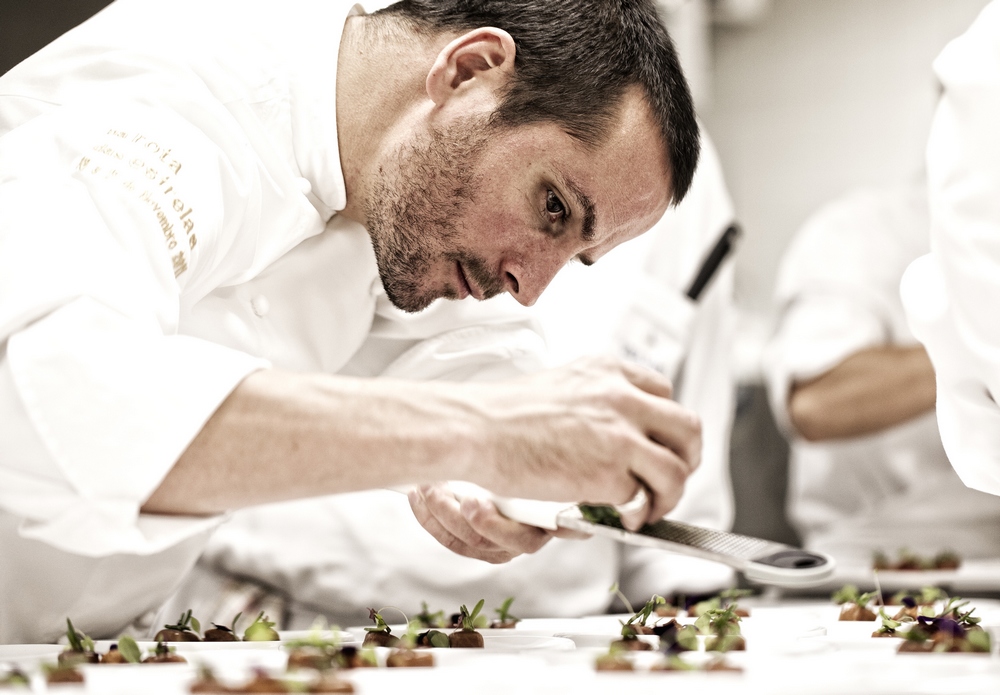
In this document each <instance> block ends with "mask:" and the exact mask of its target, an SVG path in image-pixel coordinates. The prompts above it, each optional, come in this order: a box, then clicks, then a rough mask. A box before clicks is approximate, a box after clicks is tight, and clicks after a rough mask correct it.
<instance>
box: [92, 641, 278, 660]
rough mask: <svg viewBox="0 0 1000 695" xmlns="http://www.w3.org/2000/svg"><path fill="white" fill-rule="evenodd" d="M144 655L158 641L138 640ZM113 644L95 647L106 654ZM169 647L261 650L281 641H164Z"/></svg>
mask: <svg viewBox="0 0 1000 695" xmlns="http://www.w3.org/2000/svg"><path fill="white" fill-rule="evenodd" d="M135 643H136V644H137V645H139V650H140V651H141V652H142V655H143V657H145V656H146V654H147V653H148V652H149V651H150V650H152V649H156V642H154V641H153V640H136V641H135ZM112 644H118V640H114V639H103V640H96V641H95V642H94V648H95V649H96V650H97V652H98V653H99V654H104V653H105V652H107V651H108V649H110V648H111V645H112ZM164 644H166V645H167V646H168V647H171V648H173V649H176V650H177V653H178V654H192V653H198V652H218V651H243V650H249V651H255V650H257V651H259V650H262V649H280V648H281V642H164Z"/></svg>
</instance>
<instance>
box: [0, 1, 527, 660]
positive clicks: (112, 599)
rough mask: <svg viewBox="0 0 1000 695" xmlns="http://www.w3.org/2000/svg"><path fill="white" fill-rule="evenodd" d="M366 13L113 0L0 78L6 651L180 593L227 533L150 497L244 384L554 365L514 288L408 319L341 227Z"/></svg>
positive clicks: (2, 606) (96, 627)
mask: <svg viewBox="0 0 1000 695" xmlns="http://www.w3.org/2000/svg"><path fill="white" fill-rule="evenodd" d="M358 12H361V9H360V7H359V6H356V5H352V4H351V3H346V2H342V1H340V2H337V1H334V0H292V1H291V2H282V3H264V2H253V3H245V2H236V0H180V1H178V2H173V3H166V4H165V3H157V2H151V1H149V0H119V1H118V2H115V3H114V4H112V5H111V6H110V7H108V8H107V9H105V10H104V11H102V12H101V13H99V14H98V15H97V16H96V17H94V18H93V19H91V20H89V21H88V22H86V23H84V24H83V25H81V26H80V27H78V28H77V29H74V30H73V31H71V32H69V33H68V34H66V35H64V36H63V37H61V38H60V39H58V40H57V41H55V42H54V43H52V44H51V45H49V46H48V47H46V48H44V49H43V50H41V51H40V52H39V53H37V54H36V55H34V56H32V57H31V58H29V59H28V60H26V61H25V62H23V63H22V64H21V65H19V66H18V67H16V68H14V69H13V70H11V71H10V72H9V73H7V74H6V75H4V76H3V77H2V78H0V210H3V214H2V215H0V557H2V558H3V561H2V562H0V642H11V641H21V642H30V641H42V640H51V639H53V638H55V637H56V636H58V634H59V633H60V632H62V631H63V630H64V625H65V623H64V620H65V617H66V616H70V617H72V618H73V619H74V622H75V623H76V625H77V626H78V627H79V628H80V629H83V630H85V631H86V632H88V633H91V634H92V635H95V636H100V635H113V634H117V633H118V631H119V630H120V629H121V628H122V627H123V626H124V625H126V624H128V623H129V622H130V621H131V620H132V619H133V618H135V617H136V616H139V615H141V614H143V613H144V612H146V611H150V610H151V609H154V608H155V607H156V606H158V605H160V604H161V603H162V601H163V600H164V599H165V598H166V597H167V596H168V595H169V594H170V593H171V592H172V591H173V590H174V589H175V588H176V586H177V585H178V583H179V581H180V579H181V578H182V577H183V576H184V574H185V573H186V572H187V571H188V570H189V568H190V567H191V566H192V564H193V563H194V561H195V559H196V558H197V556H198V554H199V553H200V552H201V550H202V548H203V546H204V544H205V542H206V539H207V537H208V535H209V533H210V532H211V530H212V529H213V528H214V527H215V526H216V525H217V523H218V519H205V518H185V517H174V516H171V517H165V516H153V515H140V514H139V509H140V507H141V505H142V503H143V502H144V501H145V500H146V499H147V498H148V497H149V495H150V494H151V493H152V492H153V491H154V490H155V489H156V487H157V486H158V485H159V483H160V481H161V480H162V479H163V478H164V476H165V475H166V474H167V472H168V471H169V470H170V468H171V466H172V465H173V464H174V462H175V461H176V460H177V458H178V457H179V456H180V454H181V453H182V452H183V451H184V450H185V448H186V447H187V446H188V444H189V443H190V442H191V440H192V439H193V437H194V436H195V435H196V434H197V432H198V431H199V430H200V428H201V427H202V426H203V425H204V423H205V422H206V421H207V420H208V419H209V417H210V416H211V415H212V413H213V412H214V410H215V409H216V408H217V407H218V405H219V404H220V403H221V402H222V401H223V400H224V399H225V398H226V397H227V395H228V394H229V393H230V392H231V391H232V389H233V388H234V387H235V386H236V385H237V384H238V383H239V382H240V381H241V380H242V379H243V378H244V377H245V376H246V375H247V374H249V373H250V372H252V371H254V370H257V369H262V368H266V367H268V366H271V365H274V366H276V367H281V368H284V369H293V370H323V371H328V372H336V371H338V370H342V369H346V370H347V371H350V372H352V373H365V372H369V373H371V372H379V371H384V370H385V369H386V368H387V367H389V366H390V365H392V364H393V362H397V364H399V365H400V367H399V369H405V366H406V365H407V364H420V365H421V369H422V372H421V373H419V374H418V376H454V375H458V376H461V375H463V374H465V373H466V372H468V371H470V370H472V369H473V367H471V366H470V365H481V364H482V363H484V362H485V363H486V364H488V365H499V366H496V367H495V370H496V371H497V373H498V374H499V372H500V371H503V370H506V372H507V373H510V372H515V371H520V370H523V369H529V368H536V367H537V366H538V365H539V364H540V354H541V350H542V340H541V337H540V336H539V334H538V333H537V332H536V331H535V330H534V324H533V323H532V321H531V319H530V318H529V317H527V315H526V314H524V313H523V312H521V311H520V309H521V308H520V307H516V306H515V305H514V303H513V302H512V300H510V299H509V298H504V299H498V300H493V301H491V302H486V303H483V304H477V303H475V302H439V303H437V304H435V305H434V306H433V307H431V308H429V309H428V310H426V311H425V312H422V313H420V314H418V315H406V314H403V313H402V312H399V311H397V310H395V309H394V308H393V307H392V306H391V305H390V304H389V302H388V301H387V300H386V298H385V295H384V293H383V292H382V288H381V284H380V282H379V278H378V273H377V268H376V264H375V259H374V255H373V252H372V249H371V245H370V243H369V239H368V236H367V233H366V232H365V230H364V229H363V228H362V227H361V226H359V225H357V224H354V223H352V222H350V221H348V220H346V219H344V218H341V217H338V216H337V215H336V214H335V213H336V211H337V210H340V209H342V208H343V207H344V205H345V200H346V191H345V187H344V180H343V174H342V172H341V168H340V160H339V156H338V151H339V150H338V145H337V124H336V118H335V116H336V93H335V87H336V73H337V56H338V50H339V43H340V36H341V33H342V30H343V26H344V22H345V19H346V17H347V16H348V14H349V13H358ZM425 339H426V340H425ZM421 341H423V342H421Z"/></svg>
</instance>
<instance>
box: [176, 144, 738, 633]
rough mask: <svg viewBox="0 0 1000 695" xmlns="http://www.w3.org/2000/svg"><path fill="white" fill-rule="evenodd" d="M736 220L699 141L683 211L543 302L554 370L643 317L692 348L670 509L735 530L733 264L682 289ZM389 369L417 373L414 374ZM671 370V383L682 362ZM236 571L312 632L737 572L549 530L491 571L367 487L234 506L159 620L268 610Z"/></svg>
mask: <svg viewBox="0 0 1000 695" xmlns="http://www.w3.org/2000/svg"><path fill="white" fill-rule="evenodd" d="M732 216H733V211H732V204H731V202H730V200H729V196H728V193H727V191H726V188H725V184H724V181H723V178H722V173H721V167H720V165H719V162H718V159H717V156H716V154H715V151H714V149H713V148H712V146H711V143H709V142H706V144H705V150H704V154H703V155H702V159H701V163H700V165H699V168H698V172H697V174H696V176H695V178H694V182H693V184H692V187H691V190H690V192H689V194H688V196H687V197H686V198H685V199H684V201H683V202H682V203H681V204H680V205H679V206H678V207H677V208H675V209H671V210H670V211H668V212H667V214H666V215H665V216H664V218H663V219H662V220H661V221H660V223H659V224H658V225H657V226H656V227H654V229H653V230H652V231H650V232H649V233H647V234H645V235H643V236H642V237H640V238H638V239H636V240H633V241H630V242H628V243H626V244H623V245H622V246H620V247H618V248H616V249H615V250H613V251H612V252H610V253H609V254H607V255H606V256H604V257H602V258H601V260H600V261H599V262H598V263H597V264H596V265H594V266H593V267H590V268H584V267H583V266H582V265H580V264H571V265H569V266H567V267H566V268H564V269H563V270H562V271H560V273H559V274H558V275H557V276H556V278H555V280H554V281H553V283H552V284H551V286H550V287H549V288H547V289H546V291H545V293H544V294H543V295H542V297H541V298H540V299H539V301H538V303H537V304H536V305H535V307H534V311H535V313H536V314H537V316H538V318H539V319H540V320H541V323H542V326H543V328H544V329H545V333H546V338H547V341H548V343H549V346H550V348H551V349H550V360H549V362H550V364H551V365H553V366H554V365H557V364H561V363H564V362H568V361H570V360H571V359H573V358H575V357H578V356H582V355H585V354H594V353H598V352H602V351H604V352H614V351H616V350H619V348H620V342H621V335H622V334H621V332H620V331H616V326H619V325H621V324H622V323H625V322H628V325H629V326H631V329H632V331H633V332H634V331H635V324H636V322H638V323H640V324H642V325H643V326H644V329H645V330H644V331H643V336H645V337H650V338H651V339H655V340H652V342H653V343H656V346H657V348H658V349H656V350H654V351H653V353H654V354H653V356H652V357H653V358H654V359H644V360H643V361H645V362H650V363H652V362H654V361H655V358H658V357H661V356H662V355H663V354H664V353H670V354H677V355H679V354H681V353H686V354H687V359H686V361H685V362H684V364H683V367H682V375H681V378H680V382H681V383H680V390H679V392H678V394H676V397H677V399H678V400H679V402H681V403H682V404H684V405H685V406H687V407H689V408H691V409H693V410H695V411H696V412H698V413H699V415H700V416H701V418H702V422H703V428H704V450H703V457H702V465H701V467H700V468H699V469H698V471H697V472H696V473H695V474H694V475H693V476H692V477H691V478H690V479H689V480H688V485H687V487H686V490H685V494H684V496H683V498H682V500H681V502H680V504H679V505H678V507H677V509H676V510H675V511H674V512H673V513H672V514H671V517H673V518H677V519H682V520H685V521H688V522H691V523H696V524H699V525H703V526H707V527H710V528H719V529H724V528H728V527H729V526H730V524H731V523H732V496H731V489H730V484H729V475H728V448H729V447H728V443H729V430H730V425H731V420H732V413H733V405H734V404H733V396H734V394H733V391H734V388H733V378H732V370H731V368H730V364H729V351H730V346H731V344H732V340H731V337H732V333H733V328H734V319H733V305H732V282H733V271H732V263H727V264H726V265H725V266H723V268H722V271H721V273H720V275H719V276H718V277H717V278H716V279H715V281H714V283H713V284H712V285H710V286H709V289H708V290H707V291H706V293H705V295H704V296H703V297H702V299H701V301H700V302H699V303H698V305H694V304H693V303H692V302H691V301H690V300H688V299H687V298H686V297H684V296H683V292H684V290H686V289H687V286H688V284H689V282H690V281H691V280H692V279H693V277H694V275H695V272H696V270H697V268H698V265H699V263H700V262H701V261H702V259H703V257H704V256H705V255H706V254H707V252H708V250H709V249H710V248H711V246H712V245H713V244H714V243H715V241H716V240H717V239H718V237H719V236H720V235H721V232H722V230H724V229H725V227H726V226H727V225H728V223H729V222H731V221H732ZM646 342H649V341H644V344H645V343H646ZM663 342H667V343H674V342H676V343H677V345H676V349H675V350H666V349H664V348H663V345H662V344H660V343H663ZM640 347H641V346H640ZM675 366H676V365H675ZM391 371H392V373H393V374H394V375H396V376H411V375H412V370H411V369H409V368H408V369H407V370H406V372H405V373H401V372H399V371H398V370H397V369H395V367H394V368H393V369H392V370H391ZM668 371H670V372H671V377H673V376H674V373H673V368H669V369H668ZM236 578H250V579H252V580H254V581H255V582H256V583H257V584H258V585H260V586H261V587H265V593H268V592H269V593H268V597H269V598H270V599H272V601H271V603H270V604H266V603H265V604H262V605H270V606H272V611H274V610H275V609H274V608H273V606H274V605H275V603H274V601H273V599H274V598H275V596H277V597H278V598H279V599H282V600H283V601H284V605H285V607H286V608H287V610H285V611H282V612H283V613H285V614H286V618H287V622H286V627H288V628H290V629H304V628H307V627H309V626H310V624H312V622H313V621H314V620H315V619H316V617H317V615H323V616H324V617H325V619H326V620H328V621H330V622H332V623H335V624H339V625H341V626H347V625H359V624H366V622H367V610H366V607H375V608H379V607H382V606H387V605H391V606H396V607H399V608H401V609H403V610H404V611H405V612H407V613H408V614H411V615H412V614H413V613H414V612H416V611H418V610H419V609H420V606H421V601H426V602H427V603H428V605H429V606H430V607H431V608H432V610H436V609H444V610H446V611H448V612H449V613H450V612H456V611H457V610H458V606H459V605H460V604H462V603H465V604H467V605H471V604H472V603H474V602H476V601H478V600H479V599H480V598H485V599H486V604H487V607H488V610H492V607H495V606H499V605H500V604H501V603H502V602H503V600H504V599H505V598H506V597H508V596H514V597H516V602H515V604H514V606H513V611H514V613H515V614H516V615H518V616H520V617H540V616H547V617H552V616H563V617H572V616H581V615H588V614H596V613H603V612H604V611H605V610H606V609H607V608H608V606H609V605H610V603H611V602H612V600H613V598H614V597H613V595H612V594H610V593H609V592H608V587H610V586H611V584H612V583H613V582H620V583H621V586H622V589H623V591H624V592H625V593H626V595H628V596H629V597H630V599H631V600H632V601H633V602H636V603H640V602H645V601H647V600H648V599H649V596H650V595H651V594H653V593H660V594H663V593H667V592H670V591H673V590H680V591H686V592H692V593H697V592H705V591H714V590H717V589H719V588H722V587H724V586H727V585H728V584H729V583H731V581H732V579H733V575H732V572H731V571H730V570H729V568H728V567H726V566H724V565H719V564H716V563H710V562H705V561H702V560H696V559H693V558H686V557H683V556H678V555H673V554H669V553H664V552H658V551H655V550H650V549H648V548H629V547H625V546H622V545H620V544H618V543H616V542H614V541H609V540H607V539H590V540H588V541H576V540H572V541H565V540H559V539H556V540H553V541H550V542H549V543H548V544H547V545H546V546H545V547H544V548H542V549H541V550H540V551H538V552H536V553H534V554H531V555H522V556H520V557H517V558H515V559H514V560H513V561H511V562H509V563H506V564H503V565H490V564H487V563H484V562H480V561H477V560H471V559H468V558H464V557H461V556H458V555H456V554H454V553H452V552H450V551H449V550H447V549H445V548H444V547H442V546H440V545H439V544H438V543H437V542H436V541H434V540H433V539H432V538H431V536H430V535H429V534H427V533H426V531H424V530H423V529H422V528H421V527H420V526H419V525H418V524H417V522H416V521H415V520H414V519H413V515H412V513H411V512H410V509H409V505H408V503H407V501H406V499H405V498H404V497H403V496H402V495H399V494H396V493H392V492H384V491H372V492H362V493H355V494H350V495H339V496H335V497H324V498H315V499H307V500H299V501H295V502H287V503H282V504H276V505H267V506H261V507H255V508H252V509H246V510H241V511H239V512H236V513H235V514H233V516H232V518H231V519H230V520H229V521H228V522H227V523H225V524H224V525H223V526H221V527H220V528H219V530H218V532H217V533H216V534H215V535H214V536H213V538H212V540H211V541H210V543H209V545H208V549H207V551H206V554H205V557H204V560H203V561H202V562H201V563H199V568H198V570H197V571H196V573H195V574H194V575H192V576H191V578H190V579H189V581H188V582H186V583H185V585H184V586H183V587H182V588H181V590H180V591H179V592H178V594H177V595H176V596H175V597H173V598H172V599H171V601H170V602H169V603H168V604H167V606H166V607H165V608H164V609H163V611H162V613H161V615H162V617H163V619H166V618H167V617H169V616H171V615H173V614H174V613H176V612H177V611H183V610H186V609H187V608H188V607H191V608H193V609H194V610H195V612H196V613H197V614H199V615H201V616H204V619H205V620H209V619H211V618H210V617H209V616H214V617H215V619H217V620H229V619H230V618H231V617H232V615H234V614H235V613H236V611H237V610H240V609H241V608H244V607H246V605H247V604H246V603H239V602H238V601H244V600H246V597H248V596H249V597H250V602H256V603H253V606H256V605H259V602H260V601H261V600H262V599H261V596H260V593H261V592H259V591H256V592H255V591H252V590H251V591H248V588H247V586H246V585H245V584H240V583H238V582H237V583H234V579H236ZM234 598H235V599H238V601H237V602H236V603H234V602H233V601H234ZM279 603H280V601H279ZM272 617H275V616H274V615H272ZM400 620H401V618H400Z"/></svg>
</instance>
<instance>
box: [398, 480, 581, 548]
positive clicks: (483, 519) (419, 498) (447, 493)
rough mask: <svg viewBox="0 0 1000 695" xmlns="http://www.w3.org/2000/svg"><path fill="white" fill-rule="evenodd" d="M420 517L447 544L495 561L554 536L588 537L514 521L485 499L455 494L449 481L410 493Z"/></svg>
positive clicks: (411, 505)
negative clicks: (458, 496)
mask: <svg viewBox="0 0 1000 695" xmlns="http://www.w3.org/2000/svg"><path fill="white" fill-rule="evenodd" d="M408 497H409V500H410V507H411V508H412V509H413V514H414V516H415V517H416V518H417V521H419V522H420V524H421V525H422V526H423V527H424V528H425V529H426V530H427V532H428V533H430V534H431V535H432V536H434V538H435V539H436V540H437V541H438V542H439V543H440V544H441V545H443V546H444V547H446V548H448V549H449V550H451V551H453V552H455V553H458V554H459V555H464V556H466V557H471V558H476V559H477V560H485V561H486V562H491V563H494V564H499V563H503V562H509V561H510V560H512V559H514V558H515V557H517V556H518V555H521V554H523V553H533V552H535V551H536V550H538V549H539V548H541V547H542V546H543V545H545V544H546V543H548V542H549V540H550V539H552V538H554V537H561V538H586V534H581V533H576V532H574V531H569V530H564V529H563V530H559V531H547V530H545V529H540V528H538V527H536V526H528V525H526V524H521V523H518V522H516V521H511V520H510V519H508V518H507V517H505V516H503V515H502V514H500V512H499V511H498V510H497V508H496V505H494V504H493V503H492V502H490V501H489V500H486V499H477V498H475V497H465V498H463V499H462V500H461V501H459V500H458V498H456V497H455V495H454V493H453V492H452V491H451V490H450V489H449V488H448V486H447V484H437V485H425V486H423V487H420V488H415V489H413V490H411V491H410V492H409V494H408Z"/></svg>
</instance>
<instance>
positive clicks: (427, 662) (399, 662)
mask: <svg viewBox="0 0 1000 695" xmlns="http://www.w3.org/2000/svg"><path fill="white" fill-rule="evenodd" d="M385 665H386V666H388V667H390V668H426V667H428V666H433V665H434V655H433V654H431V653H430V652H426V651H425V652H418V651H414V650H413V649H396V650H394V651H393V652H392V654H390V655H389V656H388V657H387V658H386V660H385Z"/></svg>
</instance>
